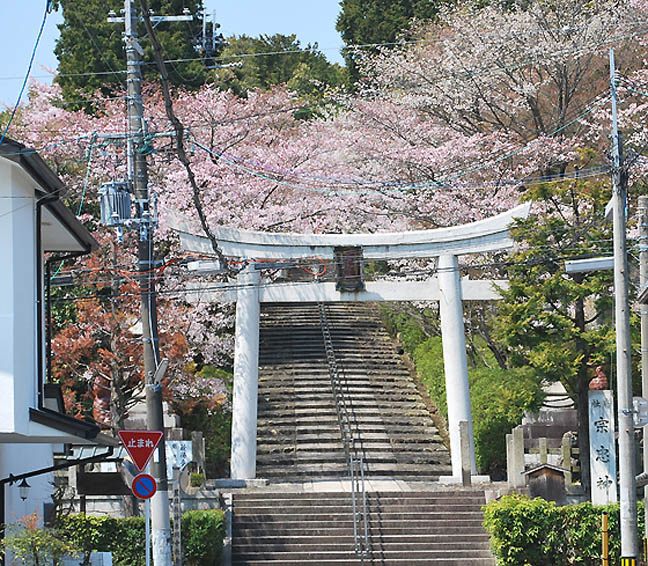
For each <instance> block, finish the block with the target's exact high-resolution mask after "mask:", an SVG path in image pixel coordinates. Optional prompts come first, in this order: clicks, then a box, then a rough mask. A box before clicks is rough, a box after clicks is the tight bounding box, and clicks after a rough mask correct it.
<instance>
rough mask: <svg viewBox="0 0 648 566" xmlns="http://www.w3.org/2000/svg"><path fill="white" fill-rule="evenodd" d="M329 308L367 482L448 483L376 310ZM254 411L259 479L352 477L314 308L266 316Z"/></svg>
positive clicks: (267, 310)
mask: <svg viewBox="0 0 648 566" xmlns="http://www.w3.org/2000/svg"><path fill="white" fill-rule="evenodd" d="M325 308H326V313H327V319H328V321H329V328H330V331H331V338H332V342H333V347H334V350H335V355H336V358H337V361H338V365H339V367H340V368H341V372H340V373H341V376H342V378H343V381H344V384H345V385H344V389H345V398H346V400H347V403H348V406H349V409H350V412H351V415H352V420H353V422H354V426H355V428H356V431H355V433H354V436H355V437H356V438H358V437H359V438H360V441H361V450H362V452H363V455H364V460H365V471H366V474H367V476H368V477H381V476H382V477H390V478H400V479H417V480H435V479H438V477H439V476H441V475H449V474H450V473H451V467H450V456H449V453H448V451H447V449H446V448H445V447H444V445H443V444H442V442H441V438H440V437H439V434H438V430H437V429H436V427H435V425H434V423H433V421H432V419H431V417H430V413H429V411H428V410H427V408H426V406H425V404H424V402H423V399H422V398H421V395H420V394H419V392H418V391H417V389H416V386H415V385H414V383H413V382H412V379H411V377H410V373H409V370H408V368H407V367H406V365H405V364H404V362H403V361H402V359H401V357H400V356H399V354H398V353H397V352H396V350H395V347H394V344H393V342H392V340H391V338H390V337H389V335H388V334H387V332H386V331H385V329H384V327H383V325H382V323H381V321H380V318H379V315H378V311H377V307H375V306H374V305H370V304H357V303H356V304H348V303H346V304H345V303H337V304H328V305H327V306H326V307H325ZM258 411H259V413H258V445H257V477H259V478H268V479H273V480H278V479H281V480H282V481H286V480H291V479H300V478H306V477H308V478H312V477H317V478H320V479H322V478H332V477H342V476H345V475H346V474H347V464H346V460H345V452H344V446H343V444H342V441H341V434H340V427H339V424H338V418H337V412H336V407H335V401H334V396H333V393H332V388H331V382H330V377H329V371H328V365H327V362H326V354H325V347H324V340H323V337H322V330H321V324H320V311H319V308H318V305H317V304H313V303H299V304H273V305H265V306H264V308H263V309H262V314H261V349H260V368H259V406H258Z"/></svg>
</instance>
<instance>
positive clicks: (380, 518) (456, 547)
mask: <svg viewBox="0 0 648 566" xmlns="http://www.w3.org/2000/svg"><path fill="white" fill-rule="evenodd" d="M484 502H485V501H484V493H483V492H480V491H471V490H466V491H463V490H461V491H429V492H398V493H370V494H368V509H369V522H368V524H369V541H370V543H369V552H368V555H367V556H366V557H365V558H362V559H361V558H360V557H358V556H356V554H355V552H354V547H355V544H354V537H353V513H352V509H351V499H350V497H349V494H348V493H346V494H345V493H310V494H309V493H267V492H265V493H245V494H244V493H241V494H237V495H235V496H234V500H233V517H234V522H233V528H234V532H235V536H234V539H233V543H232V565H233V566H244V565H245V566H270V565H272V564H282V565H290V564H300V565H301V564H308V565H309V566H329V565H352V564H364V565H376V566H377V565H380V566H397V565H418V564H421V565H423V564H428V565H435V564H436V565H444V566H454V565H456V566H459V565H460V564H461V565H462V566H495V559H494V558H493V557H492V555H491V553H490V551H489V540H488V535H487V534H486V533H485V532H484V530H483V527H482V513H481V506H482V505H483V504H484Z"/></svg>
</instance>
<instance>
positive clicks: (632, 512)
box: [610, 49, 639, 566]
mask: <svg viewBox="0 0 648 566" xmlns="http://www.w3.org/2000/svg"><path fill="white" fill-rule="evenodd" d="M615 81H616V70H615V65H614V50H613V49H610V94H611V105H612V202H613V234H614V310H615V323H616V351H617V352H616V363H617V402H618V418H619V499H620V502H621V566H635V564H636V561H637V557H638V555H639V548H638V540H637V494H636V483H635V471H634V420H633V406H632V377H631V365H630V351H631V350H630V313H629V303H628V256H627V249H626V206H627V186H626V179H627V178H626V175H625V171H624V165H623V150H622V147H621V140H620V137H619V125H618V117H617V92H616V84H615Z"/></svg>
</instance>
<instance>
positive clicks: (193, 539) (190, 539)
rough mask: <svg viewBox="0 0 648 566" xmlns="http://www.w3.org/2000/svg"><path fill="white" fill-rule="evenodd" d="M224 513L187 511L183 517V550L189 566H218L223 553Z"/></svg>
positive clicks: (185, 561)
mask: <svg viewBox="0 0 648 566" xmlns="http://www.w3.org/2000/svg"><path fill="white" fill-rule="evenodd" d="M223 538H225V521H224V514H223V512H222V511H217V510H214V511H187V512H186V513H184V514H183V515H182V548H183V551H184V563H185V564H187V566H217V565H218V564H219V563H220V557H221V554H222V553H223Z"/></svg>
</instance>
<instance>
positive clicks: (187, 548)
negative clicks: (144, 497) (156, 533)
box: [59, 509, 225, 566]
mask: <svg viewBox="0 0 648 566" xmlns="http://www.w3.org/2000/svg"><path fill="white" fill-rule="evenodd" d="M59 530H60V532H61V534H62V535H63V537H65V538H66V539H67V540H69V541H71V542H72V543H73V544H74V545H75V546H76V547H77V548H79V549H80V550H81V551H82V552H83V553H84V556H86V557H88V558H89V556H90V552H92V551H99V552H112V553H113V564H114V565H115V566H144V564H145V563H146V560H145V552H146V542H145V540H144V533H145V524H144V518H143V517H128V518H114V517H110V516H106V515H102V516H93V515H82V514H74V515H68V516H66V517H62V518H61V521H60V524H59ZM224 536H225V525H224V513H223V512H222V511H220V510H218V509H214V510H209V511H187V512H186V513H184V514H183V515H182V548H183V554H184V560H185V562H186V563H187V564H188V565H190V566H215V565H217V564H218V563H219V561H220V557H221V554H222V549H223V538H224Z"/></svg>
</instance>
